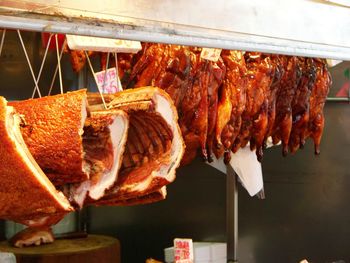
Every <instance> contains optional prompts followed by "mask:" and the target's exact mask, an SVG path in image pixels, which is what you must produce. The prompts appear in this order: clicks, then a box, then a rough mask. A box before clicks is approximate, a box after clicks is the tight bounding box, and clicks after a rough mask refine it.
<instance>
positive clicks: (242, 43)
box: [0, 13, 350, 60]
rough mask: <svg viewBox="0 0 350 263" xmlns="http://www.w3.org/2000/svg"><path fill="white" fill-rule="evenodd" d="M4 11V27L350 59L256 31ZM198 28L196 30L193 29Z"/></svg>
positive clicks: (0, 21)
mask: <svg viewBox="0 0 350 263" xmlns="http://www.w3.org/2000/svg"><path fill="white" fill-rule="evenodd" d="M24 15H25V17H21V14H20V13H17V14H13V15H0V27H1V28H10V29H17V28H21V29H23V30H30V31H39V32H53V33H65V34H73V35H85V36H96V37H107V38H119V39H128V40H137V41H144V42H158V43H168V44H177V45H189V46H200V47H215V48H222V49H238V50H249V51H260V52H266V53H278V54H285V55H295V56H309V57H320V58H332V59H339V60H350V48H348V47H344V46H336V45H328V44H319V43H312V42H303V41H297V40H291V39H283V38H275V37H267V36H260V35H254V34H247V33H240V32H232V31H224V30H211V29H207V28H197V27H190V26H184V25H179V24H172V23H162V27H156V26H154V25H153V24H150V23H148V24H147V21H144V23H141V22H140V21H139V20H137V19H135V21H131V22H129V24H128V23H122V22H118V23H117V22H115V23H111V22H110V23H108V22H107V21H98V23H96V21H95V20H93V19H90V20H89V19H88V18H87V19H85V20H83V19H78V18H70V19H69V20H67V19H66V18H65V17H59V16H48V15H38V14H31V13H26V14H24ZM193 29H195V30H193Z"/></svg>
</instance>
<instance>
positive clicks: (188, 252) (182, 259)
mask: <svg viewBox="0 0 350 263" xmlns="http://www.w3.org/2000/svg"><path fill="white" fill-rule="evenodd" d="M174 260H175V263H193V243H192V239H188V238H186V239H185V238H175V239H174Z"/></svg>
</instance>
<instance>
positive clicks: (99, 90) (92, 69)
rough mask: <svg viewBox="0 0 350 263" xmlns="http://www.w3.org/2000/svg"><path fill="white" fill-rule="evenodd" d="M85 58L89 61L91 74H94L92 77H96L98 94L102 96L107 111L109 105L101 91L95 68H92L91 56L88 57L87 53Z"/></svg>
mask: <svg viewBox="0 0 350 263" xmlns="http://www.w3.org/2000/svg"><path fill="white" fill-rule="evenodd" d="M85 56H86V59H87V61H88V64H89V67H90V70H91V73H92V75H93V76H94V80H95V82H96V85H97V89H98V92H99V93H100V96H101V99H102V102H103V106H104V107H105V109H107V105H106V102H105V98H104V97H103V94H102V91H101V89H100V86H99V85H98V81H97V78H96V75H95V72H94V68H93V67H92V64H91V61H90V58H89V55H88V53H87V52H86V51H85Z"/></svg>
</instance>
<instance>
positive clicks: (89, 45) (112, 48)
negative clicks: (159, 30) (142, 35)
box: [67, 35, 142, 53]
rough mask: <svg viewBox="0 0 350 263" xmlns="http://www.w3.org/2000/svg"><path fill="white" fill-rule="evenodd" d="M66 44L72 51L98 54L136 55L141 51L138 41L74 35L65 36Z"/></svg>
mask: <svg viewBox="0 0 350 263" xmlns="http://www.w3.org/2000/svg"><path fill="white" fill-rule="evenodd" d="M67 44H68V47H69V48H70V49H72V50H86V51H99V52H118V53H137V52H138V51H140V50H141V49H142V47H141V42H140V41H131V40H121V39H112V38H102V37H87V36H76V35H67Z"/></svg>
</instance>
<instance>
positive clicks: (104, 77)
mask: <svg viewBox="0 0 350 263" xmlns="http://www.w3.org/2000/svg"><path fill="white" fill-rule="evenodd" d="M95 79H96V82H97V85H98V87H99V89H100V90H101V91H102V93H116V92H118V91H122V90H123V88H122V85H121V83H120V79H119V77H118V75H117V70H116V68H110V69H108V70H107V71H106V70H102V71H100V72H97V73H95ZM103 84H104V85H103Z"/></svg>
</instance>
